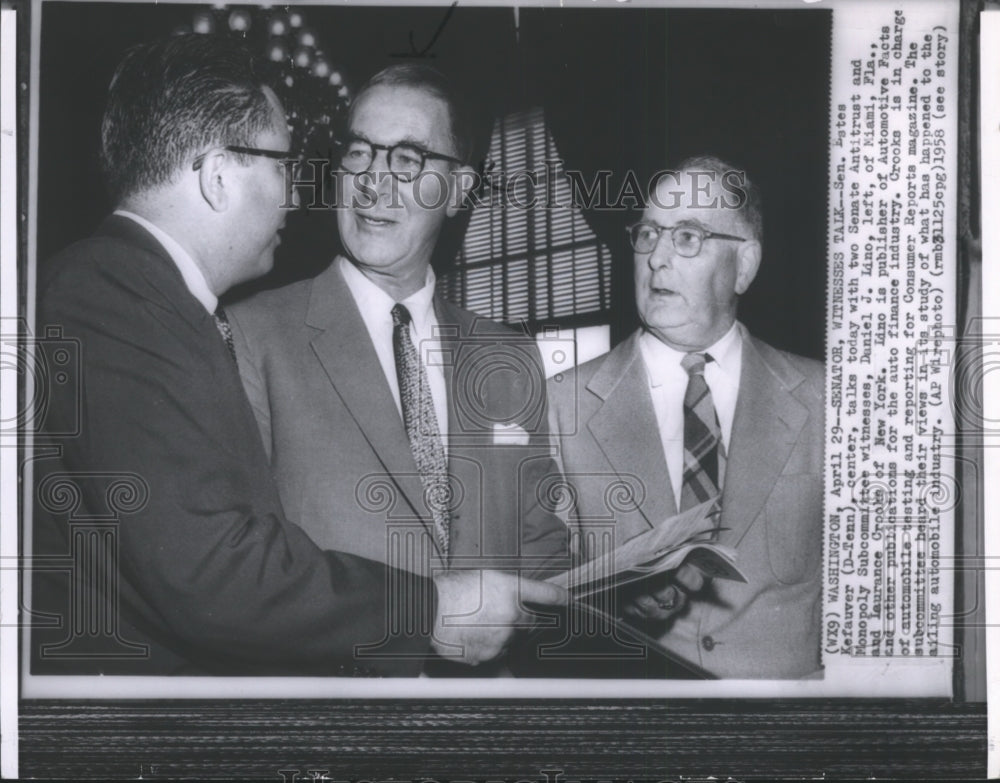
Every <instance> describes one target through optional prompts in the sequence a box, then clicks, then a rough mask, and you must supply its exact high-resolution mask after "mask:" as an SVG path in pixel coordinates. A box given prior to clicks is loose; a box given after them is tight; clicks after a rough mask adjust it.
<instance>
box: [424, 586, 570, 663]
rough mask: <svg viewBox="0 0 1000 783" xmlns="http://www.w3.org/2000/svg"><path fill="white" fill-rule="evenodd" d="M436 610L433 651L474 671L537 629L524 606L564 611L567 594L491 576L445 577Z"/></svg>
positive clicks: (566, 592)
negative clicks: (515, 639)
mask: <svg viewBox="0 0 1000 783" xmlns="http://www.w3.org/2000/svg"><path fill="white" fill-rule="evenodd" d="M434 584H435V585H436V586H437V594H438V609H437V616H436V617H435V619H434V634H433V641H432V644H431V646H432V647H433V648H434V651H435V652H436V653H437V654H438V655H440V656H441V657H442V658H446V659H448V660H451V661H455V662H457V663H464V664H468V665H470V666H475V665H476V664H480V663H485V662H486V661H491V660H493V659H494V658H497V657H498V656H500V655H501V654H502V653H503V652H504V651H505V650H506V649H507V645H508V644H509V643H510V641H511V640H512V638H513V637H514V634H515V632H516V631H517V630H518V629H522V628H523V629H527V628H531V627H532V626H533V625H534V622H533V618H532V616H531V613H530V612H529V611H528V610H527V609H525V607H524V604H525V603H528V604H537V605H540V606H552V607H556V606H565V605H566V604H567V602H568V600H569V593H568V591H567V590H566V589H565V588H562V587H559V586H557V585H553V584H549V583H548V582H539V581H536V580H534V579H527V578H521V577H520V576H518V574H516V573H507V572H504V571H492V570H487V569H483V570H469V571H447V572H445V573H443V574H439V575H438V576H435V577H434Z"/></svg>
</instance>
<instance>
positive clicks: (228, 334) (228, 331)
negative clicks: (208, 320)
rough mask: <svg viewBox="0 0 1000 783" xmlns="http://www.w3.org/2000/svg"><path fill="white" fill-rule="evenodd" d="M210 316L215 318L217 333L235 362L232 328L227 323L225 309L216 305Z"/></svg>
mask: <svg viewBox="0 0 1000 783" xmlns="http://www.w3.org/2000/svg"><path fill="white" fill-rule="evenodd" d="M212 317H213V318H214V319H215V326H216V328H217V329H218V330H219V334H221V335H222V339H223V340H225V341H226V348H228V349H229V355H230V356H231V357H232V358H233V361H234V362H235V361H236V347H235V346H234V345H233V328H232V327H231V326H230V325H229V318H228V317H227V316H226V311H225V310H224V309H223V308H221V307H217V308H216V309H215V312H214V313H213V314H212Z"/></svg>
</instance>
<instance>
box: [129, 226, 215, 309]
mask: <svg viewBox="0 0 1000 783" xmlns="http://www.w3.org/2000/svg"><path fill="white" fill-rule="evenodd" d="M115 214H116V215H120V216H121V217H123V218H128V219H129V220H131V221H133V222H135V223H138V224H139V225H140V226H142V227H143V228H144V229H146V230H147V231H148V232H149V233H150V234H152V235H153V237H155V239H156V241H157V242H159V243H160V244H161V245H163V249H164V250H166V251H167V255H169V256H170V260H171V261H173V262H174V266H176V267H177V271H178V272H180V273H181V277H183V278H184V285H186V286H187V289H188V291H190V292H191V295H192V296H193V297H194V298H195V299H197V300H198V301H199V302H201V304H202V306H203V307H204V308H205V309H206V310H208V312H210V313H215V309H216V308H217V307H218V306H219V298H218V297H217V296H216V295H215V294H213V293H212V291H211V290H210V289H209V287H208V281H206V280H205V275H203V274H202V272H201V269H200V268H199V267H198V265H197V264H196V263H195V262H194V259H193V258H191V255H190V254H189V253H188V252H187V251H186V250H185V249H184V248H183V247H181V246H180V244H179V243H178V242H177V240H176V239H174V238H173V237H172V236H170V234H168V233H167V232H166V231H164V230H163V229H162V228H160V227H159V226H156V225H154V224H153V223H150V222H149V221H148V220H146V218H144V217H140V216H139V215H136V214H135V213H134V212H128V211H126V210H124V209H116V210H115Z"/></svg>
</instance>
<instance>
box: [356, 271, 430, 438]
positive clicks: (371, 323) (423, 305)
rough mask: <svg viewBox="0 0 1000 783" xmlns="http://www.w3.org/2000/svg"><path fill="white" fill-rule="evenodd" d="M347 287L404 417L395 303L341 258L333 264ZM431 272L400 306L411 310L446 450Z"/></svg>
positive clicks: (413, 335) (412, 331)
mask: <svg viewBox="0 0 1000 783" xmlns="http://www.w3.org/2000/svg"><path fill="white" fill-rule="evenodd" d="M336 263H337V265H338V267H339V269H340V274H341V276H343V278H344V282H345V283H347V288H348V290H349V291H350V292H351V296H353V297H354V301H355V302H356V303H357V305H358V310H360V311H361V319H362V320H363V321H364V322H365V328H367V329H368V336H369V337H371V340H372V345H373V346H374V348H375V353H376V355H377V356H378V361H379V364H381V365H382V372H383V373H384V374H385V380H386V382H387V383H388V384H389V389H390V390H391V391H392V398H393V399H394V400H395V401H396V410H397V411H399V416H400V418H402V416H403V406H402V403H401V402H400V398H399V379H398V377H397V376H396V355H395V353H394V352H393V348H392V330H393V325H392V308H393V307H394V306H395V305H396V301H395V300H394V299H393V298H392V297H391V296H389V294H387V293H386V292H385V291H383V290H382V289H381V288H379V287H378V286H377V285H375V283H373V282H372V281H371V280H369V279H368V278H367V277H365V275H364V274H363V273H362V272H361V271H360V270H359V269H358V268H357V267H355V266H354V264H352V263H351V262H350V261H348V260H347V259H346V258H344V257H343V256H338V258H337V261H336ZM435 282H436V278H435V276H434V270H433V269H431V268H430V267H428V268H427V282H426V283H425V284H424V287H423V288H421V289H420V290H419V291H417V292H416V293H413V294H410V295H409V296H408V297H406V299H404V300H403V301H402V302H399V304H401V305H403V306H404V307H406V309H407V310H409V311H410V337H411V339H412V340H413V345H414V346H415V347H416V349H417V353H418V354H419V355H420V361H421V362H422V363H423V365H424V367H425V368H426V370H427V383H428V385H429V386H430V387H431V399H432V400H433V401H434V415H436V416H437V420H438V429H439V430H440V432H441V442H442V444H443V445H444V448H445V451H447V450H448V392H447V384H446V383H445V377H444V362H443V360H442V357H443V353H442V351H441V345H440V342H439V340H438V320H437V315H436V314H435V313H434V285H435Z"/></svg>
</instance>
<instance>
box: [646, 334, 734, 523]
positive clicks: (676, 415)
mask: <svg viewBox="0 0 1000 783" xmlns="http://www.w3.org/2000/svg"><path fill="white" fill-rule="evenodd" d="M742 330H743V326H742V325H741V324H740V323H738V322H734V323H733V325H732V327H731V328H730V330H729V331H728V332H726V334H725V335H724V336H723V337H722V339H721V340H719V341H718V342H716V343H715V344H714V345H711V346H709V347H708V348H706V349H705V350H704V351H698V353H707V354H709V355H710V356H711V357H712V361H711V362H708V363H707V364H706V365H705V383H706V384H708V389H709V391H710V392H711V393H712V402H713V403H714V404H715V413H716V415H717V416H718V417H719V429H720V430H721V431H722V443H723V445H724V446H725V447H726V453H727V454H728V453H729V437H730V435H731V434H732V431H733V416H734V415H735V414H736V397H737V395H738V394H739V389H740V369H741V368H742V366H743V334H742ZM639 350H640V353H641V354H642V360H643V363H644V364H645V365H646V375H647V377H648V379H649V393H650V397H652V399H653V411H654V412H655V413H656V424H657V426H658V427H659V430H660V442H661V444H662V445H663V456H664V457H665V458H666V461H667V471H668V472H669V474H670V486H671V487H672V489H673V491H674V500H675V502H676V503H677V504H678V506H679V505H680V502H681V489H682V485H683V481H684V392H685V391H686V390H687V385H688V374H687V371H686V370H685V369H684V368H683V367H681V360H682V359H683V358H684V356H685V353H684V351H678V350H677V349H675V348H671V347H670V346H669V345H667V344H666V343H664V342H662V341H660V340H659V339H658V338H657V337H655V336H654V335H653V334H651V333H650V332H643V333H642V334H641V335H640V336H639Z"/></svg>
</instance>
